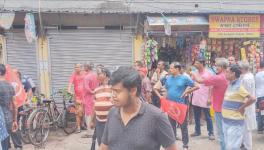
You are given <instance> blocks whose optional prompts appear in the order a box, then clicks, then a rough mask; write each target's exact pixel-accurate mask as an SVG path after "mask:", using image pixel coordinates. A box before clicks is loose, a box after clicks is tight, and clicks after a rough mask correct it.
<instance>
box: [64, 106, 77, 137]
mask: <svg viewBox="0 0 264 150" xmlns="http://www.w3.org/2000/svg"><path fill="white" fill-rule="evenodd" d="M70 107H73V108H70ZM72 109H75V108H74V106H69V107H68V109H66V110H64V111H63V122H64V123H63V130H64V132H65V133H66V134H72V133H74V132H75V131H76V129H77V124H76V115H75V113H74V112H73V111H71V110H72Z"/></svg>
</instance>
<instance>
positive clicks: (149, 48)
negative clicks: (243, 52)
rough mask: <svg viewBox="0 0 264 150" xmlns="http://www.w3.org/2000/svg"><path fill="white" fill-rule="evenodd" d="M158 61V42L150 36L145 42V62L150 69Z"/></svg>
mask: <svg viewBox="0 0 264 150" xmlns="http://www.w3.org/2000/svg"><path fill="white" fill-rule="evenodd" d="M156 61H158V42H157V41H155V40H154V39H153V38H149V39H148V40H147V41H146V44H145V64H146V66H147V68H148V69H151V68H152V65H153V64H154V63H155V62H156Z"/></svg>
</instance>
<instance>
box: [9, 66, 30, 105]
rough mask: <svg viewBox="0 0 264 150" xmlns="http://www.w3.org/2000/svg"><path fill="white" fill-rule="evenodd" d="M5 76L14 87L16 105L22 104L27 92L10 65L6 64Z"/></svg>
mask: <svg viewBox="0 0 264 150" xmlns="http://www.w3.org/2000/svg"><path fill="white" fill-rule="evenodd" d="M5 78H6V80H7V81H8V82H9V83H10V84H11V85H12V86H13V87H14V89H15V98H16V103H17V107H20V106H22V105H23V104H24V103H25V101H26V99H27V94H26V92H25V90H24V87H23V85H22V83H21V81H20V79H19V78H18V77H17V76H16V75H15V73H14V72H13V70H12V68H11V66H10V65H6V75H5Z"/></svg>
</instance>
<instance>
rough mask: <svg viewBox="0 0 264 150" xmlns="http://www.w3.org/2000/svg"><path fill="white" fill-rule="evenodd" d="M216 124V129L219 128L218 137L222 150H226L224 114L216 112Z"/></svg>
mask: <svg viewBox="0 0 264 150" xmlns="http://www.w3.org/2000/svg"><path fill="white" fill-rule="evenodd" d="M215 123H216V127H217V132H218V136H219V138H220V139H219V140H220V145H221V150H226V148H225V138H224V130H223V116H222V113H219V112H215Z"/></svg>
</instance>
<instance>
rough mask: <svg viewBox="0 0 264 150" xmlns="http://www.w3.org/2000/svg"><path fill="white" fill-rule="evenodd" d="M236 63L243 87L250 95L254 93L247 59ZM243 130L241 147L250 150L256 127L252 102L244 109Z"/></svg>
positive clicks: (253, 79)
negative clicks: (239, 70) (244, 126)
mask: <svg viewBox="0 0 264 150" xmlns="http://www.w3.org/2000/svg"><path fill="white" fill-rule="evenodd" d="M238 65H239V67H240V69H241V72H242V75H241V83H242V85H243V86H244V87H245V89H246V90H247V91H248V92H249V93H250V95H252V96H254V97H255V95H256V90H255V78H254V75H253V74H252V73H251V72H250V71H249V68H250V66H249V63H248V61H239V62H238ZM245 124H246V128H245V132H244V137H243V148H245V149H246V150H252V130H255V129H256V128H257V120H256V104H255V103H253V104H251V105H250V106H248V107H247V108H246V111H245Z"/></svg>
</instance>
